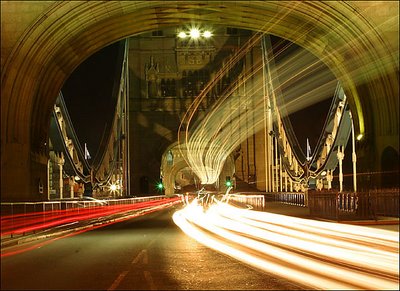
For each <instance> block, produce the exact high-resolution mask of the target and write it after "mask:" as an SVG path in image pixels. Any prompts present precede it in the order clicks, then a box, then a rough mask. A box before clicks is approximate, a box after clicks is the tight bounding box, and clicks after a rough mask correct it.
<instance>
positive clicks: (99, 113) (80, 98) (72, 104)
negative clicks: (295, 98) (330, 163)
mask: <svg viewBox="0 0 400 291" xmlns="http://www.w3.org/2000/svg"><path fill="white" fill-rule="evenodd" d="M272 41H273V42H276V38H275V39H274V37H272ZM118 47H119V43H115V44H112V45H110V46H108V47H106V48H104V49H102V50H100V51H98V52H97V53H95V54H94V55H92V56H91V57H89V58H88V59H87V60H85V61H84V62H83V63H82V64H81V65H80V66H79V67H78V68H77V69H76V70H75V71H74V72H73V73H72V75H71V76H70V77H69V79H68V80H67V81H66V83H65V85H64V87H63V88H62V92H63V94H64V98H65V103H66V104H67V107H68V110H69V114H70V117H71V120H72V122H73V124H74V127H75V131H76V134H77V135H78V138H79V140H80V142H81V146H82V148H83V147H84V143H87V147H88V150H89V152H90V155H91V157H92V160H89V163H90V162H91V161H93V160H94V159H95V156H96V154H97V151H98V148H99V145H100V142H101V139H102V137H103V132H104V131H105V130H106V126H107V123H109V122H111V119H112V114H113V103H112V98H110V96H111V95H112V90H113V82H114V78H115V76H116V75H118V74H117V72H118V70H120V69H121V68H120V67H118V66H117V65H116V64H117V62H116V60H117V54H118ZM291 49H296V46H293V47H292V48H291ZM288 52H290V51H289V50H288ZM332 77H333V76H332ZM333 93H334V91H333V90H332V94H333ZM330 103H331V98H328V99H325V100H324V101H322V102H319V103H316V104H314V105H312V106H310V107H307V108H305V109H302V110H299V111H297V112H295V113H293V114H291V115H290V116H289V118H290V121H291V123H292V126H293V129H294V132H295V133H296V136H297V139H298V141H299V144H300V146H301V148H302V149H303V151H304V154H305V153H306V139H307V138H308V139H309V142H310V146H311V149H312V150H314V148H315V146H316V144H317V142H318V139H319V136H320V133H321V131H322V127H323V125H324V123H325V119H326V116H327V112H328V110H329V107H330Z"/></svg>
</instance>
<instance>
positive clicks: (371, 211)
mask: <svg viewBox="0 0 400 291" xmlns="http://www.w3.org/2000/svg"><path fill="white" fill-rule="evenodd" d="M308 201H309V208H310V214H311V215H312V216H315V217H321V218H328V219H335V220H338V221H339V220H354V219H377V216H388V217H399V216H400V215H399V189H381V190H372V191H368V192H357V193H354V192H342V193H338V192H310V193H309V195H308Z"/></svg>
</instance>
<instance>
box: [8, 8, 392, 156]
mask: <svg viewBox="0 0 400 291" xmlns="http://www.w3.org/2000/svg"><path fill="white" fill-rule="evenodd" d="M190 22H191V23H192V22H196V23H199V24H202V23H207V24H208V25H212V24H219V25H225V26H232V27H238V28H244V29H250V30H255V31H261V32H264V33H270V34H273V35H276V36H279V37H282V38H285V39H288V40H290V41H292V42H294V43H296V44H298V45H300V46H302V47H304V48H306V49H307V50H309V51H311V52H312V53H313V54H314V55H316V56H317V57H318V58H319V59H321V60H323V61H324V62H325V64H326V65H327V66H328V67H329V68H330V69H331V71H332V72H333V73H334V74H335V76H336V77H337V79H339V80H340V81H341V82H342V84H343V87H344V88H345V91H346V94H347V96H348V97H349V99H350V100H349V101H350V105H351V108H352V112H353V116H354V118H355V121H356V122H355V126H356V131H357V132H358V133H364V132H366V133H367V135H368V133H372V135H385V134H386V135H387V134H396V135H398V126H399V125H398V120H399V118H398V109H397V108H398V63H397V61H396V56H393V55H392V54H391V53H390V49H389V48H388V46H387V44H386V43H385V41H384V40H383V39H382V37H381V35H380V34H379V31H378V30H377V29H376V28H375V27H374V26H373V25H371V23H370V22H368V21H367V19H366V18H364V17H363V15H362V14H360V13H359V12H358V11H357V10H356V9H355V8H354V7H353V6H352V4H351V2H343V1H328V2H321V1H307V2H303V1H265V2H264V1H198V2H193V1H104V2H103V1H57V2H54V3H53V4H52V5H50V6H49V7H48V8H47V9H45V10H44V12H43V13H42V14H41V15H39V16H38V17H37V19H36V21H35V22H34V23H33V24H32V25H31V26H29V27H28V29H27V30H25V32H24V33H23V35H22V36H21V37H20V38H19V40H18V42H17V44H16V45H15V46H14V47H13V48H12V51H11V52H10V54H9V55H8V56H7V58H6V59H5V60H4V61H3V60H2V69H3V70H2V76H1V77H2V85H1V86H2V105H1V106H2V108H1V110H2V112H1V113H2V115H1V127H2V146H3V144H7V143H21V144H29V146H30V150H31V151H32V152H36V153H40V152H45V143H46V141H47V134H48V127H49V117H50V113H51V110H52V106H53V104H54V101H55V99H56V97H57V94H58V92H59V91H60V89H61V87H62V85H63V83H64V82H65V80H66V79H67V78H68V76H69V75H70V74H71V73H72V72H73V71H74V69H75V68H76V67H77V66H78V65H79V64H80V63H81V62H83V61H84V60H85V59H86V58H87V57H89V56H90V55H92V54H93V53H95V52H96V51H98V50H100V49H101V48H103V47H105V46H107V45H109V44H111V43H113V42H115V41H118V40H121V39H124V38H126V37H129V36H132V35H136V34H139V33H143V32H147V31H152V30H157V29H160V28H163V27H167V26H180V25H185V24H188V23H190ZM397 59H398V56H397ZM382 96H384V98H382ZM377 98H380V99H379V102H374V101H375V100H376V99H377ZM387 131H390V132H387ZM2 155H3V151H2Z"/></svg>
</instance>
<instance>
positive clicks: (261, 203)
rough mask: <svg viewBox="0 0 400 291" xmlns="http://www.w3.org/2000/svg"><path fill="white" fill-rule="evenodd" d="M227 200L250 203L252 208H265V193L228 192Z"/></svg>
mask: <svg viewBox="0 0 400 291" xmlns="http://www.w3.org/2000/svg"><path fill="white" fill-rule="evenodd" d="M229 200H233V201H236V202H239V203H243V204H246V205H250V206H252V207H253V209H254V210H263V209H264V208H265V195H260V194H251V193H248V194H245V193H239V194H229Z"/></svg>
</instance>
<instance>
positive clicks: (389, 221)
mask: <svg viewBox="0 0 400 291" xmlns="http://www.w3.org/2000/svg"><path fill="white" fill-rule="evenodd" d="M265 211H267V212H271V213H276V214H282V215H289V216H295V217H300V218H310V219H318V220H323V221H331V222H338V223H345V224H353V225H364V226H370V227H376V228H380V229H387V230H392V231H397V232H398V231H399V218H398V217H385V216H378V217H377V219H376V220H352V221H335V220H328V219H321V218H316V217H312V216H311V215H310V211H309V208H308V207H302V206H297V205H290V204H285V203H281V202H275V201H272V202H266V203H265Z"/></svg>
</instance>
